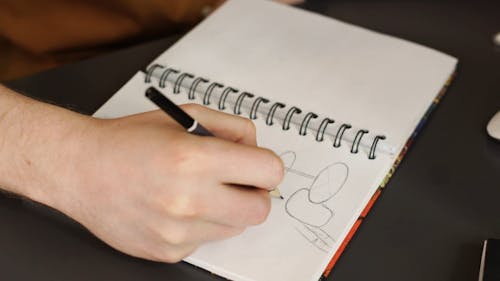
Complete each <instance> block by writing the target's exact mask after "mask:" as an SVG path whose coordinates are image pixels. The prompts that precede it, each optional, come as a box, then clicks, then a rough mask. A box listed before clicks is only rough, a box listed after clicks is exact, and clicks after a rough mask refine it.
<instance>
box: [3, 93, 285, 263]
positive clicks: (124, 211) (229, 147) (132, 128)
mask: <svg viewBox="0 0 500 281" xmlns="http://www.w3.org/2000/svg"><path fill="white" fill-rule="evenodd" d="M184 109H185V110H187V111H188V112H189V113H190V114H191V115H193V116H194V117H195V118H196V119H199V120H203V121H204V122H203V123H204V124H203V125H204V126H206V127H207V128H208V129H209V130H211V131H212V132H214V133H215V134H216V135H217V136H219V137H220V138H212V137H199V136H194V135H190V134H187V133H186V132H184V130H183V129H182V128H180V126H178V125H177V124H176V123H175V122H173V121H172V120H171V119H169V118H168V117H166V116H165V115H164V114H163V113H161V112H150V113H145V114H139V115H134V116H130V117H126V118H120V119H114V120H101V119H95V118H91V117H88V116H83V115H80V114H77V113H74V112H71V111H68V110H65V109H62V108H59V107H56V106H52V105H48V104H44V103H40V102H37V101H34V100H32V99H29V98H26V97H23V96H21V95H19V94H16V93H14V92H12V91H10V90H8V89H7V88H5V87H2V86H1V85H0V186H1V187H2V188H3V189H5V190H7V191H10V192H13V193H16V194H19V195H22V196H25V197H27V198H29V199H31V200H35V201H38V202H41V203H43V204H46V205H48V206H51V207H53V208H56V209H58V210H60V211H62V212H63V213H65V214H67V215H69V216H70V217H73V218H74V219H76V220H77V221H79V222H80V223H81V224H83V225H84V226H86V227H87V228H88V229H89V230H90V231H91V232H93V233H94V234H95V235H96V236H97V237H99V238H100V239H102V240H103V241H105V242H106V243H108V244H109V245H111V246H112V247H114V248H116V249H118V250H121V251H123V252H125V253H128V254H130V255H133V256H137V257H142V258H147V259H151V260H158V261H166V262H175V261H178V260H180V259H182V258H183V257H185V256H186V255H188V254H189V253H191V252H192V251H193V250H194V249H196V247H198V246H199V245H200V244H202V243H204V242H206V241H210V240H217V239H224V238H226V237H230V236H233V235H236V234H238V233H240V232H241V231H243V230H244V229H245V227H247V226H249V225H254V224H258V223H261V222H263V221H264V220H265V218H266V217H267V214H268V212H269V209H270V201H269V200H270V199H269V195H268V193H267V190H266V189H271V188H274V187H275V186H276V185H277V184H278V183H279V182H280V181H281V179H282V176H283V165H282V162H281V160H280V159H279V157H277V156H276V155H275V154H274V153H272V152H271V151H269V150H266V149H262V148H258V147H256V146H255V144H256V141H255V128H254V127H253V124H252V123H251V122H250V121H248V120H245V119H243V118H240V117H234V116H230V115H227V114H224V113H220V112H216V111H212V110H209V109H205V108H203V107H200V106H195V105H187V106H184ZM236 185H250V186H258V187H260V188H255V189H247V188H241V187H238V186H236Z"/></svg>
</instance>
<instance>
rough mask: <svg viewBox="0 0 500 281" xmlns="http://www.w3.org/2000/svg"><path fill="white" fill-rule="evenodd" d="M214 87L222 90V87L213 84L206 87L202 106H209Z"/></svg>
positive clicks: (218, 84) (215, 83)
mask: <svg viewBox="0 0 500 281" xmlns="http://www.w3.org/2000/svg"><path fill="white" fill-rule="evenodd" d="M215 87H217V88H224V85H222V84H220V83H217V82H213V83H212V84H210V86H208V88H207V90H206V91H205V94H204V95H203V104H204V105H209V104H210V97H211V96H212V92H213V91H214V89H215Z"/></svg>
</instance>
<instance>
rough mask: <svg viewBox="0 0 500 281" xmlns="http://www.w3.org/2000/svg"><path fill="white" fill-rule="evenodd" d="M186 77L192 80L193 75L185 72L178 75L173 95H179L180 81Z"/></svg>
mask: <svg viewBox="0 0 500 281" xmlns="http://www.w3.org/2000/svg"><path fill="white" fill-rule="evenodd" d="M186 77H189V78H194V75H193V74H191V73H187V72H184V73H181V75H179V77H177V79H176V80H175V84H174V94H179V93H180V92H181V84H182V80H184V78H186Z"/></svg>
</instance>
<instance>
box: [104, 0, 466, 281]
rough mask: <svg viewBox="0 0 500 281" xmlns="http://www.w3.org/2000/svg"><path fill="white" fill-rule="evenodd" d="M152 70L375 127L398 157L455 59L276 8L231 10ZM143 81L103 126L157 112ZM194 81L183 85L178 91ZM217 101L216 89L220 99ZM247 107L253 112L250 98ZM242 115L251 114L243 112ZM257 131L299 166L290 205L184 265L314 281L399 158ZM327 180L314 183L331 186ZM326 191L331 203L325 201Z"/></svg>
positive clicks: (288, 189) (241, 275)
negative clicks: (203, 79) (163, 67)
mask: <svg viewBox="0 0 500 281" xmlns="http://www.w3.org/2000/svg"><path fill="white" fill-rule="evenodd" d="M154 63H159V64H162V65H166V66H168V67H174V68H177V69H180V70H182V71H186V72H190V73H193V74H195V75H197V76H203V77H206V78H208V79H210V81H211V82H213V81H218V82H221V83H223V84H224V85H226V86H228V85H229V86H233V87H236V88H238V89H240V92H242V91H249V92H252V93H254V94H255V95H256V96H263V97H266V98H269V99H272V100H273V101H281V102H284V103H286V104H287V105H288V106H293V105H295V106H298V107H300V108H303V109H306V110H305V112H308V111H314V112H316V113H318V114H322V116H323V117H324V116H329V117H331V118H334V119H335V120H336V123H335V124H334V125H332V126H339V125H340V124H342V123H343V122H345V123H350V124H352V125H353V126H354V127H356V128H358V129H359V128H366V129H368V130H369V131H370V134H371V137H372V138H373V136H374V135H376V134H384V135H385V136H387V142H388V143H392V144H394V145H395V146H396V152H397V151H399V150H400V149H401V148H402V147H403V145H404V143H405V142H406V140H407V139H408V138H409V137H410V135H411V132H412V131H413V130H414V129H415V127H416V125H417V123H418V121H419V120H420V119H421V118H422V115H423V114H424V112H425V110H426V109H427V108H428V107H429V105H430V104H431V102H432V100H433V98H434V97H435V96H436V95H437V94H438V92H439V90H440V89H441V88H442V86H443V85H444V83H445V82H446V80H447V79H448V77H449V76H450V75H451V73H452V71H453V70H454V67H455V64H456V60H455V59H454V58H452V57H450V56H447V55H444V54H441V53H439V52H437V51H434V50H431V49H428V48H425V47H422V46H419V45H416V44H413V43H409V42H406V41H403V40H399V39H395V38H392V37H389V36H385V35H381V34H378V33H375V32H371V31H368V30H365V29H362V28H359V27H355V26H352V25H348V24H345V23H342V22H339V21H336V20H332V19H328V18H325V17H322V16H317V15H313V14H310V13H307V12H303V11H300V10H296V9H294V8H289V7H285V6H281V5H279V4H275V3H272V2H267V1H260V0H252V1H246V0H232V1H229V2H227V3H226V4H225V5H224V6H223V7H222V8H220V9H219V10H217V11H216V12H215V13H214V14H213V15H212V16H211V17H209V18H208V19H207V20H205V21H204V22H203V23H202V24H200V25H199V26H198V27H196V28H195V29H194V30H193V31H192V32H190V33H189V34H188V35H187V36H185V37H184V38H183V39H182V40H180V41H179V42H178V43H176V44H175V45H174V46H173V47H172V48H170V49H169V50H168V51H166V52H165V53H164V54H162V55H161V56H160V57H159V58H158V59H156V60H155V61H154ZM171 78H176V76H171ZM143 80H144V74H142V73H138V74H137V75H136V76H134V78H133V79H132V80H131V81H129V83H128V84H127V85H126V86H125V87H124V88H123V89H121V90H120V91H119V92H118V93H117V94H116V95H115V96H113V98H112V99H111V100H109V101H108V102H107V103H106V104H105V105H104V106H103V107H102V108H101V109H100V110H99V111H98V112H97V113H96V116H98V117H105V118H112V117H118V116H124V115H128V114H132V113H137V112H142V111H147V110H152V109H154V108H155V107H154V106H153V105H152V104H151V103H150V102H149V101H147V100H146V99H145V98H144V97H143V95H144V90H145V89H146V87H148V86H149V85H147V84H145V83H144V82H143ZM170 80H171V79H169V81H170ZM174 80H175V79H174ZM192 82H193V79H190V78H186V79H185V80H184V83H183V86H186V85H189V84H191V83H192ZM152 83H153V84H155V85H157V84H158V80H157V79H156V78H153V81H152ZM200 89H205V88H203V87H201V88H200ZM171 92H172V84H171V83H170V84H168V85H167V88H166V89H165V90H164V93H165V94H166V95H167V96H169V97H170V98H172V99H173V100H174V101H175V102H177V103H185V102H192V101H190V100H188V99H187V89H183V90H182V91H181V94H179V95H172V93H171ZM220 93H221V91H218V92H217V90H216V91H215V93H214V97H213V99H214V100H217V99H218V98H220ZM200 96H201V97H202V96H203V91H200V92H199V93H197V99H196V100H195V102H198V103H201V98H200ZM245 103H247V104H246V105H247V107H246V108H247V109H248V105H251V104H252V100H250V99H249V100H246V101H245V102H244V104H245ZM211 106H215V107H216V106H217V105H216V103H212V105H211ZM229 111H230V110H229V109H228V110H227V112H229ZM305 112H304V114H305ZM243 114H244V115H246V116H248V110H247V111H244V113H243ZM303 116H304V115H299V116H298V117H297V118H299V120H300V118H303ZM318 120H321V119H318ZM201 122H202V120H201ZM255 124H256V126H257V134H258V142H259V145H262V146H264V147H268V148H271V149H273V150H274V151H275V152H276V153H278V154H280V155H281V154H283V153H285V152H289V153H287V154H285V155H284V156H283V158H284V160H285V163H289V162H291V161H290V160H291V159H292V156H295V162H294V164H293V169H294V170H295V172H294V173H292V172H288V173H287V174H286V176H285V180H284V182H283V184H282V185H281V186H280V190H281V192H282V194H283V195H284V197H285V199H286V200H285V201H281V200H273V206H272V211H271V214H270V216H269V218H268V220H267V221H266V222H265V223H264V224H263V225H260V226H257V227H252V228H250V229H248V230H247V231H246V232H245V233H243V234H242V235H240V236H238V237H235V238H232V239H229V240H225V241H220V242H214V243H210V244H207V245H204V246H203V247H201V248H200V249H199V250H198V251H197V252H195V253H194V254H193V255H192V256H191V257H189V258H188V259H187V261H189V262H191V263H193V264H195V265H198V266H201V267H203V268H205V269H207V270H210V271H212V272H214V273H217V274H219V275H222V276H225V277H227V278H229V279H234V280H259V281H260V280H292V281H293V280H317V279H318V278H319V277H320V275H321V273H322V272H323V270H324V268H325V267H326V265H327V263H328V262H329V261H330V258H331V257H332V256H333V254H334V253H335V251H336V250H337V248H338V246H339V244H340V243H341V242H342V240H343V239H344V237H345V236H346V234H347V232H348V231H349V230H350V228H351V227H352V225H353V224H354V222H355V221H356V219H357V218H358V216H359V214H360V213H361V211H362V210H363V208H364V206H365V205H366V204H367V202H368V200H369V199H370V198H371V196H372V195H373V193H374V192H375V190H376V189H377V187H378V186H379V185H380V183H381V182H382V180H383V178H384V177H385V175H386V174H387V173H388V171H389V169H390V168H391V166H392V164H393V163H394V160H395V158H396V156H397V155H396V154H393V155H389V154H381V153H378V154H377V158H376V159H375V160H368V159H367V150H362V151H361V152H360V153H358V154H352V153H350V151H349V150H350V145H347V144H346V143H344V144H343V145H342V146H341V147H340V148H333V147H332V141H333V139H332V138H327V139H325V141H323V142H316V141H315V140H314V137H313V136H311V135H312V134H311V133H310V134H309V135H308V136H305V137H304V136H299V135H298V128H297V127H292V129H291V130H289V131H283V130H282V129H281V128H280V124H275V125H273V126H266V125H265V123H264V120H263V116H259V119H257V120H256V121H255ZM311 124H313V123H311ZM356 132H357V130H350V131H347V132H346V137H350V138H351V139H352V138H353V137H354V136H353V135H351V136H348V134H355V133H356ZM290 151H292V152H294V154H293V155H292V154H291V153H290ZM327 167H330V169H327V170H326V171H328V172H330V171H331V172H332V174H330V184H328V185H326V186H323V188H318V187H317V186H318V185H317V184H314V182H315V177H316V176H317V175H318V174H319V173H320V171H322V170H325V168H327ZM346 171H348V172H346ZM325 174H326V172H324V173H322V174H321V176H320V177H319V178H318V179H316V181H322V180H324V179H325V178H324V175H325ZM346 175H347V176H346ZM344 180H345V182H344ZM342 183H343V184H342ZM339 186H341V188H340V190H339V191H338V192H337V193H335V192H336V191H337V189H339ZM331 193H333V194H334V195H333V196H331V198H329V200H327V201H326V202H324V203H319V202H320V201H321V200H320V199H321V198H322V197H329V196H328V195H332V194H331ZM314 202H316V203H314ZM320 225H321V226H320ZM314 239H318V240H315V241H316V242H312V241H314ZM321 241H324V242H326V243H327V244H328V245H323V244H321Z"/></svg>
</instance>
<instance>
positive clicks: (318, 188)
mask: <svg viewBox="0 0 500 281" xmlns="http://www.w3.org/2000/svg"><path fill="white" fill-rule="evenodd" d="M280 157H281V158H282V160H283V163H284V165H285V173H291V174H294V175H296V176H299V177H303V178H305V179H308V180H311V184H310V185H309V186H308V187H304V188H300V189H298V190H296V191H295V192H294V193H292V195H290V197H289V198H288V199H287V201H286V203H285V211H286V213H287V214H288V216H290V217H291V218H293V219H294V220H295V221H297V222H298V223H299V224H298V226H297V227H296V228H295V229H296V230H297V231H298V232H299V233H300V234H301V235H302V236H303V237H304V238H305V239H306V240H307V241H309V242H310V243H311V244H312V245H314V246H315V247H316V248H318V249H319V250H321V251H323V252H328V251H329V250H330V249H331V247H332V246H333V244H334V243H335V239H333V238H332V237H331V236H330V235H329V234H328V233H327V232H326V231H325V230H324V229H323V228H322V227H324V226H325V225H327V224H328V223H329V222H330V221H331V220H332V218H333V217H334V216H335V211H334V210H333V209H332V208H331V207H329V206H328V205H327V203H328V202H329V201H330V200H332V198H334V197H335V195H337V194H338V193H339V192H340V191H341V190H342V188H343V187H344V185H345V183H346V181H347V179H348V177H349V167H348V166H347V164H345V163H343V162H336V163H333V164H330V165H328V166H326V167H325V168H324V169H322V170H321V171H319V172H318V174H317V175H311V174H308V173H306V172H303V171H300V170H297V169H294V168H293V165H294V164H295V161H296V160H297V155H296V153H295V152H293V151H286V152H284V153H282V154H281V155H280Z"/></svg>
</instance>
